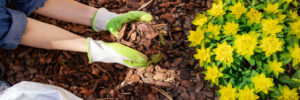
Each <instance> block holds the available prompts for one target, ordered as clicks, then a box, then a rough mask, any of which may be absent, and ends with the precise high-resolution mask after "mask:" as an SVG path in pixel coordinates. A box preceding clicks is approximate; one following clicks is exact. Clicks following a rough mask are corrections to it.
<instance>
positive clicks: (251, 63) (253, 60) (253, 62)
mask: <svg viewBox="0 0 300 100" xmlns="http://www.w3.org/2000/svg"><path fill="white" fill-rule="evenodd" d="M249 63H250V66H254V65H255V59H253V57H251V58H250V59H249Z"/></svg>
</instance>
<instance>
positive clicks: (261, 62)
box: [188, 0, 300, 100]
mask: <svg viewBox="0 0 300 100" xmlns="http://www.w3.org/2000/svg"><path fill="white" fill-rule="evenodd" d="M299 8H300V6H299V2H298V1H297V0H269V1H268V0H267V1H264V0H244V1H243V0H214V3H213V4H212V7H211V8H210V9H208V10H207V11H206V12H204V13H201V14H197V15H196V17H195V19H194V20H193V21H192V24H193V25H195V26H197V28H196V30H195V31H193V30H191V31H190V35H189V36H188V40H189V41H190V42H191V44H190V46H191V47H195V48H196V51H197V53H196V54H195V55H194V58H195V59H197V60H199V65H200V67H203V68H204V69H205V70H206V71H204V72H203V73H204V74H205V78H204V79H205V80H209V81H210V82H211V86H219V87H220V89H219V90H218V91H217V92H218V94H219V95H220V98H219V99H220V100H234V99H240V100H249V99H250V100H256V99H270V98H275V99H280V100H298V99H299V92H300V70H299V69H300V67H299V66H300V48H299V44H300V17H299V15H298V12H297V10H298V11H299Z"/></svg>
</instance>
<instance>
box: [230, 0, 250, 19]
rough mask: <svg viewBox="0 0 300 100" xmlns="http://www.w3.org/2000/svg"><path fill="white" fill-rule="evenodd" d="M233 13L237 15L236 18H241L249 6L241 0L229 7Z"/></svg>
mask: <svg viewBox="0 0 300 100" xmlns="http://www.w3.org/2000/svg"><path fill="white" fill-rule="evenodd" d="M229 9H230V11H231V13H232V14H233V15H235V18H237V19H239V18H240V17H241V15H242V14H243V13H245V12H247V8H245V7H244V6H243V5H242V4H241V3H240V2H238V3H236V4H235V5H233V6H231V7H229Z"/></svg>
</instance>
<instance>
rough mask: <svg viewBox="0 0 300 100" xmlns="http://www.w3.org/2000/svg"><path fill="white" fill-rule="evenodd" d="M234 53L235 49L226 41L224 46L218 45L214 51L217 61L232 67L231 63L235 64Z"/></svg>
mask: <svg viewBox="0 0 300 100" xmlns="http://www.w3.org/2000/svg"><path fill="white" fill-rule="evenodd" d="M232 52H233V48H232V47H231V45H228V44H227V42H226V41H225V42H223V43H222V44H218V46H217V48H215V49H214V53H215V54H216V58H215V59H216V60H219V61H221V62H223V63H224V64H226V65H228V66H229V67H230V66H231V63H232V62H233V57H232V55H233V53H232Z"/></svg>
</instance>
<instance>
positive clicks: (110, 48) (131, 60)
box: [87, 38, 148, 68]
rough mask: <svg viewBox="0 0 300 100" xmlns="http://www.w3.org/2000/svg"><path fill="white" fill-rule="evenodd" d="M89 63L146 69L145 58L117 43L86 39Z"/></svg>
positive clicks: (146, 59)
mask: <svg viewBox="0 0 300 100" xmlns="http://www.w3.org/2000/svg"><path fill="white" fill-rule="evenodd" d="M87 43H88V57H89V61H90V62H105V63H119V64H123V65H125V66H128V67H131V68H139V67H148V65H147V64H146V63H147V61H148V58H147V56H145V55H144V54H142V53H140V52H139V51H136V50H134V49H131V48H129V47H127V46H124V45H122V44H119V43H106V42H103V41H95V40H93V39H91V38H88V39H87Z"/></svg>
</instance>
